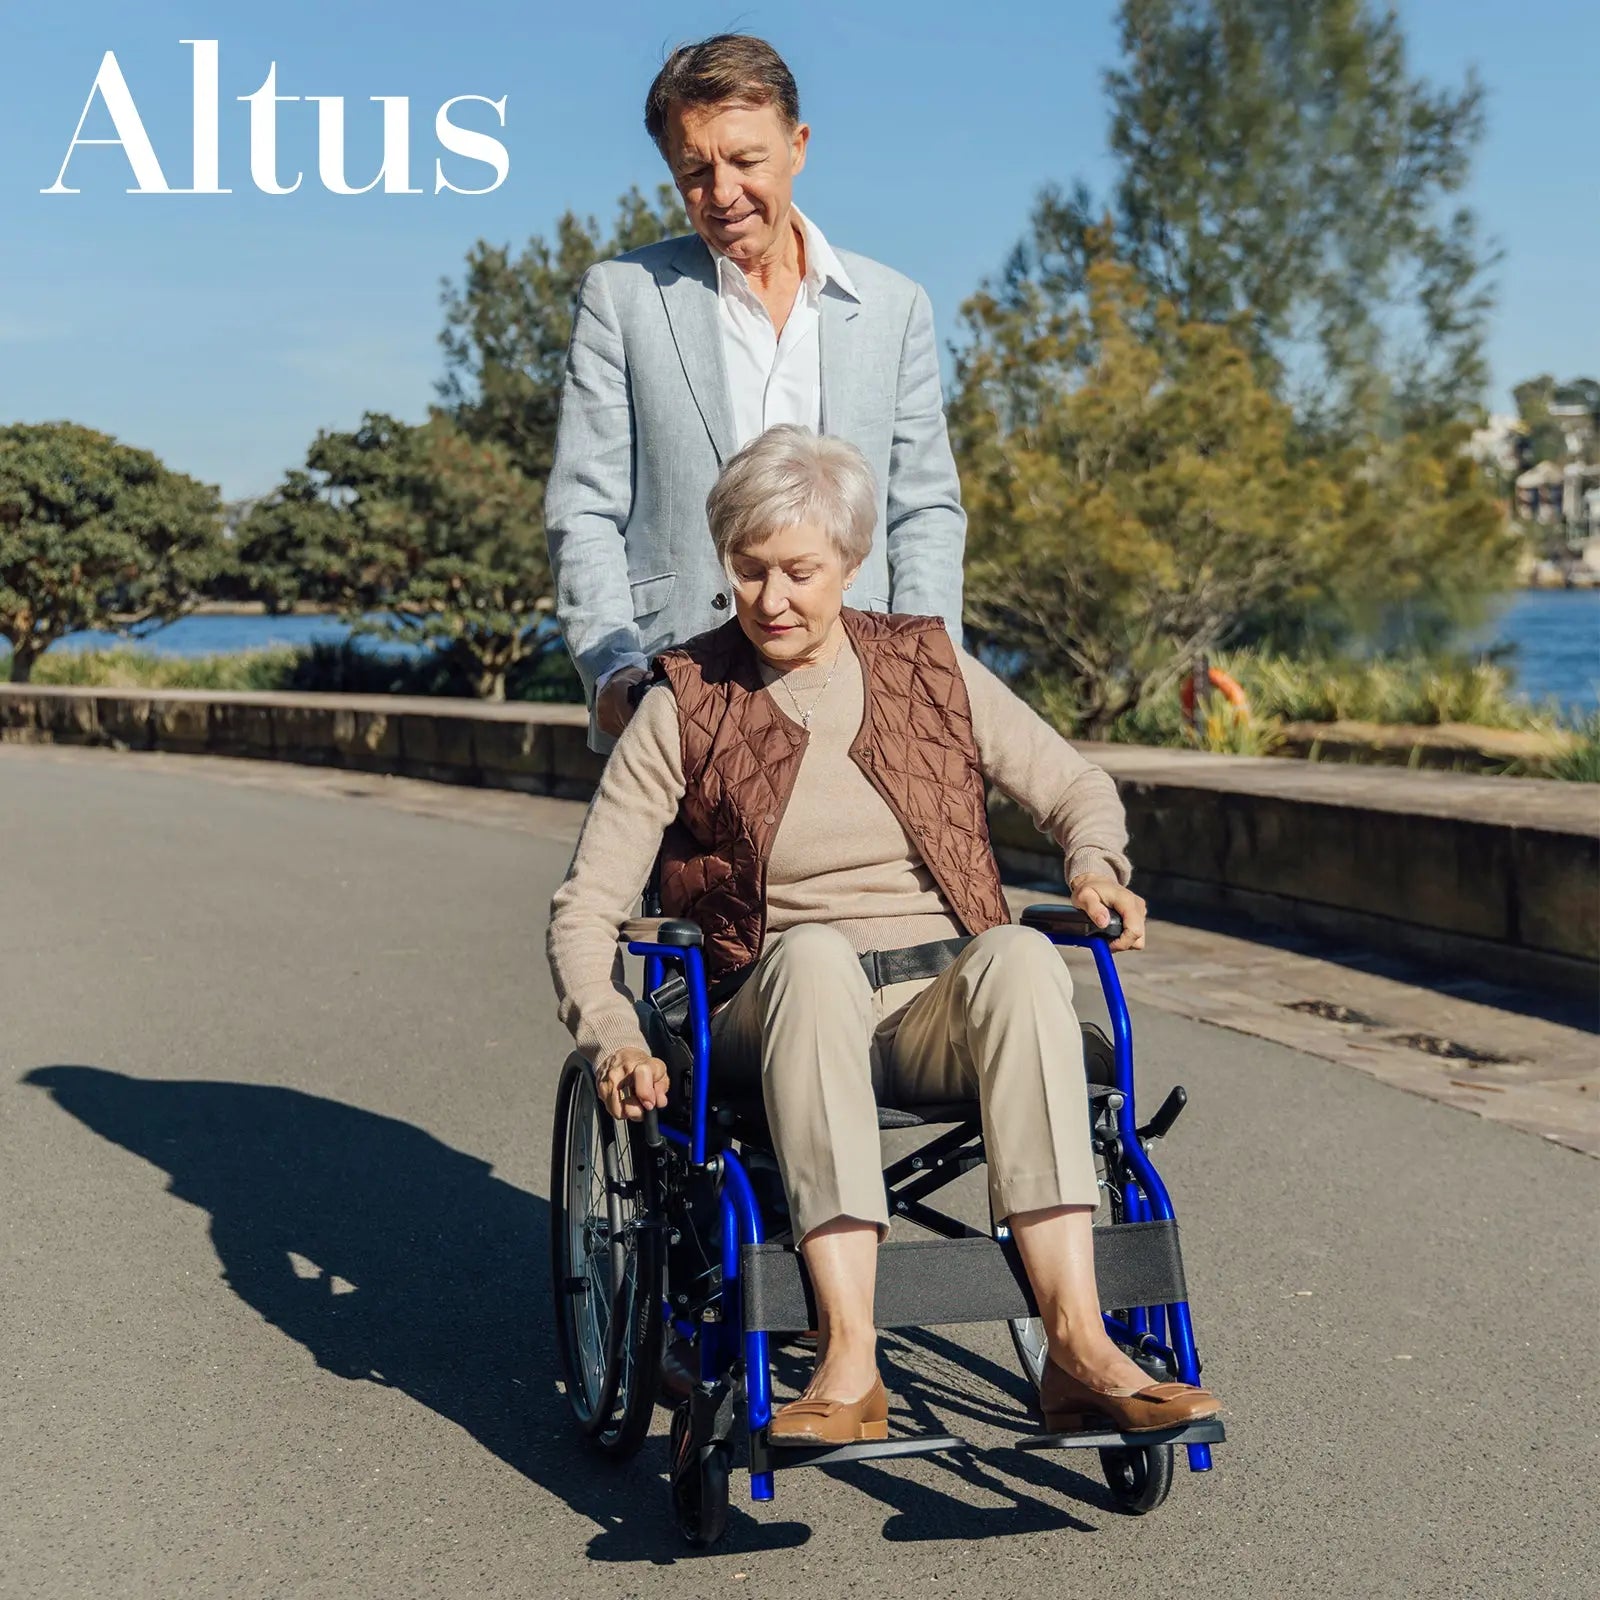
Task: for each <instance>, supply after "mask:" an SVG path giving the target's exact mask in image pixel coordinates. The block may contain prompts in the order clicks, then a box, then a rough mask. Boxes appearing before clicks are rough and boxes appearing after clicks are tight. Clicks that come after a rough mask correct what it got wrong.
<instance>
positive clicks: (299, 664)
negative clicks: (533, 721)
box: [33, 644, 583, 702]
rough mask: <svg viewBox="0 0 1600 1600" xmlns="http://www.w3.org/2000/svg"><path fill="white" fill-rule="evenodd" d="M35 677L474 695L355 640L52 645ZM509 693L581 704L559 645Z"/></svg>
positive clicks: (96, 685)
mask: <svg viewBox="0 0 1600 1600" xmlns="http://www.w3.org/2000/svg"><path fill="white" fill-rule="evenodd" d="M33 681H34V682H35V683H38V684H44V685H63V686H70V687H76V688H88V689H214V690H217V691H218V692H221V693H230V692H233V691H237V690H241V689H286V690H301V691H320V692H325V693H334V694H415V695H463V696H464V695H467V694H468V693H469V691H468V689H467V688H466V686H465V684H464V682H463V681H462V679H461V678H460V676H459V675H458V673H457V672H456V670H455V669H454V668H453V666H452V665H451V664H450V663H449V662H447V661H445V660H443V659H441V658H439V657H437V656H428V655H423V656H399V655H380V654H378V653H376V652H374V651H372V650H362V649H357V648H353V647H352V646H351V645H349V644H336V645H330V644H313V645H307V646H303V647H296V646H293V645H283V646H278V647H275V648H273V649H268V650H242V651H238V652H233V653H229V654H225V655H212V656H164V655H155V654H153V653H151V652H150V651H147V650H140V649H138V648H137V647H136V646H132V645H116V646H113V647H112V648H110V649H106V650H81V651H59V652H57V651H47V652H46V653H45V654H44V655H42V656H41V657H40V658H39V660H38V661H37V662H36V663H35V665H34V669H33ZM507 698H509V699H512V700H539V701H565V702H578V701H581V700H582V699H583V691H582V689H581V687H580V686H579V683H578V679H577V674H576V673H575V672H574V671H573V670H572V666H571V663H570V662H569V661H568V659H567V656H566V652H565V651H562V650H552V651H549V652H548V653H547V654H546V655H544V656H543V657H542V658H540V659H539V660H538V661H537V662H524V663H522V664H521V666H519V667H518V668H517V670H516V671H515V672H513V673H512V676H511V680H510V683H509V684H508V686H507Z"/></svg>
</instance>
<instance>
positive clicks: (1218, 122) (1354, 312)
mask: <svg viewBox="0 0 1600 1600" xmlns="http://www.w3.org/2000/svg"><path fill="white" fill-rule="evenodd" d="M1120 21H1121V43H1122V52H1123V61H1122V64H1121V66H1119V67H1118V68H1116V69H1114V70H1113V71H1111V72H1109V73H1108V74H1107V76H1106V85H1107V89H1108V92H1109V94H1110V98H1111V108H1112V110H1111V127H1110V145H1111V150H1112V153H1113V156H1114V157H1115V159H1116V162H1117V166H1118V169H1119V176H1118V180H1117V183H1116V187H1115V191H1114V197H1113V204H1112V207H1111V209H1112V214H1113V221H1114V237H1115V245H1116V251H1117V254H1118V255H1119V256H1121V257H1122V258H1124V259H1125V260H1127V261H1128V262H1129V263H1130V264H1131V265H1132V267H1133V268H1134V270H1135V272H1136V273H1137V274H1138V276H1139V278H1140V280H1141V282H1142V283H1143V284H1144V286H1145V288H1146V289H1147V290H1148V291H1149V292H1150V295H1151V297H1152V298H1151V301H1150V304H1151V305H1152V306H1153V305H1155V304H1159V303H1163V302H1165V303H1170V304H1171V305H1172V306H1174V307H1175V308H1176V309H1177V312H1178V314H1179V316H1180V318H1181V319H1183V320H1184V321H1186V322H1209V323H1215V324H1218V325H1228V326H1231V327H1233V328H1234V329H1235V332H1236V335H1237V336H1238V337H1240V338H1242V339H1243V340H1244V342H1245V343H1246V345H1247V347H1248V348H1249V349H1250V350H1251V352H1252V353H1253V355H1254V356H1255V358H1256V360H1257V362H1258V363H1259V370H1260V372H1261V374H1262V377H1263V379H1264V380H1265V381H1266V382H1267V383H1268V384H1269V385H1270V386H1271V387H1272V388H1273V389H1274V391H1275V392H1276V393H1278V394H1279V395H1280V396H1281V397H1283V398H1286V399H1288V400H1289V401H1290V402H1291V403H1292V404H1293V405H1294V407H1295V410H1296V413H1297V419H1298V421H1299V423H1300V424H1301V426H1302V428H1303V429H1304V430H1305V431H1306V432H1308V433H1309V434H1310V436H1311V442H1312V443H1313V444H1316V445H1322V444H1325V443H1327V442H1328V441H1329V440H1333V441H1336V442H1345V441H1348V440H1349V439H1351V438H1355V437H1358V436H1360V435H1362V434H1364V433H1372V432H1378V431H1396V430H1398V429H1400V428H1407V427H1410V428H1416V427H1431V426H1435V425H1438V424H1440V423H1444V422H1449V421H1453V420H1456V419H1458V418H1461V417H1463V416H1465V415H1467V414H1468V413H1469V412H1471V411H1472V409H1473V408H1474V407H1475V406H1476V404H1477V402H1478V399H1479V396H1480V394H1481V391H1482V388H1483V384H1484V378H1485V363H1484V358H1483V338H1484V324H1485V319H1486V317H1487V314H1488V310H1489V307H1490V294H1489V291H1488V289H1487V287H1486V286H1485V283H1484V277H1483V274H1484V268H1485V266H1486V264H1487V256H1486V252H1485V250H1484V247H1483V246H1482V244H1481V243H1480V241H1479V239H1478V234H1477V225H1476V220H1475V218H1474V215H1473V213H1472V211H1471V210H1470V209H1469V208H1468V207H1466V206H1464V205H1461V204H1459V203H1457V202H1456V200H1455V197H1456V196H1457V195H1458V194H1459V192H1460V191H1461V189H1462V187H1463V186H1464V184H1465V182H1466V180H1467V177H1468V175H1469V171H1470V166H1471V160H1472V156H1473V153H1474V151H1475V149H1476V147H1477V145H1478V143H1479V141H1480V140H1481V138H1482V135H1483V129H1484V113H1483V91H1482V88H1481V86H1480V85H1479V83H1478V82H1477V80H1476V79H1475V78H1474V77H1471V76H1469V77H1468V78H1467V80H1466V82H1465V83H1464V84H1463V85H1462V86H1461V87H1460V88H1459V89H1450V88H1436V87H1434V86H1433V85H1431V84H1429V83H1428V82H1426V81H1425V80H1423V79H1421V78H1418V77H1414V76H1413V75H1412V74H1411V73H1410V72H1409V70H1408V66H1407V62H1406V49H1405V38H1404V34H1403V31H1402V29H1401V26H1400V22H1399V19H1398V17H1397V16H1396V14H1395V12H1394V11H1393V10H1392V9H1389V8H1387V7H1381V8H1380V7H1376V6H1373V5H1371V4H1368V3H1366V0H1123V4H1122V7H1121V12H1120ZM1101 219H1102V207H1101V206H1100V205H1098V204H1097V203H1096V202H1095V200H1094V199H1093V197H1092V196H1091V195H1090V194H1089V193H1088V191H1087V189H1086V188H1084V186H1082V185H1081V184H1080V185H1078V186H1077V187H1076V188H1075V189H1074V190H1073V191H1071V192H1070V193H1063V192H1062V191H1061V190H1059V189H1052V190H1048V191H1046V193H1045V195H1044V197H1043V200H1042V203H1041V205H1040V207H1039V209H1038V212H1037V214H1036V216H1035V218H1034V226H1033V237H1032V238H1031V240H1030V241H1029V242H1028V245H1027V247H1026V248H1025V249H1024V250H1022V251H1021V252H1020V253H1019V256H1018V259H1017V261H1016V263H1014V270H1016V271H1018V272H1020V273H1031V274H1043V275H1044V276H1046V277H1055V278H1058V279H1061V280H1063V281H1064V282H1065V284H1066V285H1067V286H1068V287H1071V288H1075V289H1078V290H1081V289H1082V288H1083V286H1084V277H1085V273H1086V271H1087V268H1088V265H1089V262H1090V259H1091V251H1090V248H1089V235H1090V232H1091V230H1092V229H1093V228H1094V227H1096V226H1097V225H1098V224H1099V223H1100V221H1101Z"/></svg>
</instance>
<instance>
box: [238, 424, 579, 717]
mask: <svg viewBox="0 0 1600 1600" xmlns="http://www.w3.org/2000/svg"><path fill="white" fill-rule="evenodd" d="M542 499H543V493H542V490H541V488H540V486H539V485H538V484H535V483H533V482H531V481H530V480H529V479H528V478H527V477H526V476H525V475H524V474H523V473H522V472H520V471H519V470H518V469H517V468H516V467H515V466H514V465H512V463H511V459H510V454H509V452H508V451H507V450H506V448H505V447H504V446H503V445H500V444H495V443H492V442H485V441H479V440H474V439H471V438H469V437H468V436H467V435H466V434H465V433H463V432H462V430H461V429H460V428H459V427H458V426H457V425H456V423H455V422H454V421H453V420H452V419H451V418H450V417H448V416H446V415H444V414H443V413H439V412H436V413H435V414H434V415H433V416H432V417H431V418H430V419H429V421H427V422H426V423H424V424H422V425H421V426H420V427H411V426H408V425H407V424H405V423H403V422H398V421H396V420H395V419H394V418H393V417H389V416H385V415H383V414H381V413H379V412H369V413H368V414H367V415H366V416H365V417H364V418H363V420H362V424H361V426H360V427H359V428H358V429H356V430H355V431H354V432H353V433H330V432H323V433H320V434H318V436H317V439H316V442H315V443H314V444H313V445H312V447H311V449H310V451H309V453H308V454H307V457H306V466H305V469H304V470H303V471H296V472H292V473H291V474H290V475H289V477H288V479H287V480H286V481H285V483H284V485H283V487H282V489H281V490H280V491H279V492H278V494H276V495H274V496H273V497H272V498H271V500H270V501H267V502H264V503H263V504H262V505H260V506H258V507H257V508H256V509H255V511H253V512H252V513H251V515H250V516H249V517H248V518H247V519H246V521H245V523H244V525H243V526H242V527H241V529H240V535H239V549H240V555H241V558H242V559H243V560H244V561H245V563H246V567H245V570H246V572H247V573H252V574H254V575H255V580H254V581H255V582H256V583H257V584H258V589H257V592H258V594H259V596H260V597H261V598H263V599H267V600H268V601H269V602H270V603H274V604H280V605H281V604H283V603H284V602H285V601H286V599H287V598H288V597H290V596H291V595H292V596H293V597H295V598H300V599H306V598H311V599H317V600H321V601H323V602H325V603H330V604H334V605H337V606H338V607H339V608H340V609H341V610H342V611H343V612H344V613H345V614H346V616H347V617H349V619H350V620H351V621H352V622H353V623H354V624H355V626H356V627H357V629H358V630H360V631H365V632H370V633H378V634H382V635H384V636H386V637H389V638H393V639H398V640H402V641H404V642H406V643H412V644H425V645H429V646H432V647H434V648H436V649H439V650H441V651H442V652H443V654H444V656H445V657H446V659H453V661H454V662H455V664H456V665H457V666H459V668H460V669H461V671H462V672H463V673H464V674H465V676H466V678H467V680H468V682H469V683H470V684H471V686H472V690H473V692H474V693H475V694H477V695H478V696H480V697H481V698H483V699H486V700H503V699H504V698H505V689H506V675H507V674H508V673H509V672H510V671H511V670H512V669H513V668H514V667H516V666H517V665H518V664H519V663H521V662H523V661H526V660H528V659H530V658H532V657H537V656H540V655H542V654H544V652H545V651H546V650H548V649H550V648H552V647H553V645H554V644H556V643H558V641H556V640H554V638H553V635H552V632H551V630H550V629H549V628H548V627H547V626H546V623H547V619H548V615H549V612H550V609H551V603H552V591H551V583H550V568H549V560H548V556H547V554H546V550H545V542H544V525H543V519H542V516H541V504H542Z"/></svg>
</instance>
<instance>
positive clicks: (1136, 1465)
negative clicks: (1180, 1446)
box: [1100, 1444, 1172, 1517]
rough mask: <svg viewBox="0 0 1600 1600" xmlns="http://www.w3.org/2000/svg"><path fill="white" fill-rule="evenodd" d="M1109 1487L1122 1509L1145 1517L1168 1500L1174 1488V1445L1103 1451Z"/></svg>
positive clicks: (1103, 1462)
mask: <svg viewBox="0 0 1600 1600" xmlns="http://www.w3.org/2000/svg"><path fill="white" fill-rule="evenodd" d="M1100 1465H1101V1467H1102V1468H1103V1469H1104V1470H1105V1475H1106V1485H1107V1487H1108V1488H1109V1489H1110V1490H1111V1497H1112V1498H1113V1499H1114V1500H1115V1501H1116V1502H1117V1506H1118V1508H1119V1509H1120V1510H1123V1511H1126V1512H1127V1513H1128V1514H1129V1515H1130V1516H1135V1517H1142V1516H1144V1515H1145V1514H1146V1513H1147V1512H1150V1511H1154V1510H1155V1508H1156V1507H1157V1506H1158V1505H1160V1504H1161V1502H1162V1501H1163V1500H1165V1499H1166V1498H1167V1494H1168V1492H1169V1491H1170V1490H1171V1488H1172V1446H1171V1445H1170V1444H1149V1445H1142V1446H1135V1447H1133V1448H1131V1449H1121V1448H1118V1449H1112V1450H1102V1451H1101V1452H1100Z"/></svg>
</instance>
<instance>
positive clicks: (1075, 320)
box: [950, 238, 1513, 736]
mask: <svg viewBox="0 0 1600 1600" xmlns="http://www.w3.org/2000/svg"><path fill="white" fill-rule="evenodd" d="M1092 242H1093V243H1094V245H1095V248H1096V251H1097V253H1096V255H1095V256H1094V257H1093V258H1092V259H1091V261H1090V264H1089V265H1088V267H1087V269H1086V272H1085V284H1086V289H1087V293H1086V296H1085V297H1083V298H1081V299H1080V298H1079V297H1077V296H1075V295H1073V294H1071V293H1069V292H1066V291H1065V289H1064V286H1063V285H1062V284H1061V283H1060V282H1059V281H1055V282H1043V281H1040V280H1036V279H1030V278H1017V277H1013V278H1012V279H1011V281H1010V282H1009V284H1008V285H1007V287H1006V290H1005V293H1004V294H1003V295H995V294H992V293H989V292H980V293H979V294H978V295H977V296H975V297H974V298H973V299H972V300H970V301H969V302H968V303H967V305H966V307H965V308H964V312H963V315H964V319H965V325H966V329H967V332H968V334H969V335H970V338H969V341H968V343H967V345H966V347H965V349H964V350H963V351H962V353H961V354H960V356H959V358H958V364H957V384H956V388H955V393H954V396H953V399H952V403H951V408H950V426H951V436H952V441H953V443H954V445H955V448H956V453H957V459H958V462H959V464H960V468H961V481H962V489H963V497H964V500H965V503H966V506H967V512H968V516H969V519H970V526H969V535H968V567H967V623H968V627H969V631H970V632H971V633H972V635H973V637H974V639H975V641H976V642H977V644H978V645H979V646H980V647H981V648H983V649H984V650H985V651H986V652H987V653H988V654H989V655H990V657H991V659H993V660H994V661H995V662H996V663H997V664H998V665H1000V666H1001V667H1003V668H1004V669H1005V670H1006V671H1007V672H1008V674H1009V675H1011V676H1014V677H1016V678H1018V679H1019V680H1020V681H1021V684H1022V687H1023V688H1024V690H1025V691H1026V692H1029V693H1030V694H1031V695H1032V697H1033V698H1035V699H1037V700H1040V701H1041V702H1042V703H1045V704H1046V705H1047V707H1048V709H1049V710H1050V711H1051V712H1052V713H1053V714H1054V715H1056V716H1058V717H1059V718H1060V719H1061V720H1062V721H1064V722H1067V723H1069V724H1071V725H1073V726H1074V727H1076V728H1078V729H1079V730H1081V731H1082V732H1083V733H1085V734H1086V735H1089V736H1096V735H1101V734H1104V733H1105V732H1106V731H1107V730H1108V729H1109V727H1110V726H1111V724H1112V723H1114V722H1115V721H1116V720H1117V719H1118V718H1119V717H1120V716H1122V715H1123V714H1125V713H1127V712H1131V711H1136V710H1139V709H1141V708H1142V707H1144V706H1145V705H1147V704H1148V703H1149V702H1150V701H1151V700H1152V699H1154V698H1155V697H1157V696H1159V695H1161V694H1164V693H1167V692H1170V691H1171V689H1172V687H1173V685H1174V684H1175V682H1176V680H1177V679H1178V677H1179V676H1180V675H1181V674H1182V673H1183V672H1184V671H1186V670H1187V669H1188V667H1189V666H1190V664H1191V662H1192V661H1193V660H1194V658H1195V657H1196V656H1197V655H1199V654H1201V653H1204V652H1206V651H1210V650H1213V649H1215V648H1217V647H1219V646H1221V645H1224V644H1227V643H1229V642H1231V641H1233V640H1235V639H1237V638H1239V637H1241V636H1242V635H1244V634H1245V633H1247V632H1249V631H1251V630H1252V629H1253V630H1254V631H1255V632H1256V633H1257V634H1258V636H1259V635H1260V634H1262V633H1267V632H1270V631H1271V629H1268V628H1263V626H1262V619H1270V620H1271V622H1272V625H1273V627H1275V628H1278V629H1282V628H1284V627H1285V623H1286V619H1295V618H1300V619H1305V618H1321V619H1326V618H1329V617H1332V618H1336V619H1350V618H1354V617H1359V616H1361V615H1362V614H1363V613H1364V612H1366V613H1375V611H1376V610H1377V609H1381V607H1380V606H1379V605H1378V603H1379V602H1381V606H1387V607H1389V608H1390V610H1392V608H1393V606H1394V605H1395V604H1396V603H1404V604H1406V605H1407V606H1409V607H1410V608H1411V609H1412V611H1413V612H1415V613H1416V614H1417V615H1419V616H1420V615H1422V614H1425V613H1426V612H1427V610H1428V607H1429V606H1430V605H1433V606H1448V605H1455V604H1459V603H1460V602H1461V601H1462V597H1467V598H1469V599H1470V597H1472V596H1476V595H1478V594H1480V593H1482V592H1484V591H1486V590H1492V589H1494V588H1496V587H1498V586H1499V584H1500V583H1501V582H1502V581H1503V580H1504V578H1505V577H1506V575H1507V574H1508V572H1509V566H1510V562H1511V559H1512V556H1511V552H1512V548H1513V541H1511V539H1510V538H1509V536H1508V535H1507V533H1506V532H1505V530H1504V529H1503V527H1502V525H1501V519H1500V517H1499V515H1498V513H1497V511H1496V509H1495V506H1494V502H1493V500H1492V499H1491V498H1490V497H1489V495H1488V494H1487V493H1486V491H1485V490H1484V489H1483V486H1482V483H1481V479H1480V477H1479V475H1478V473H1477V471H1476V468H1475V465H1474V463H1473V462H1472V461H1471V459H1470V458H1469V457H1468V456H1467V455H1466V454H1465V452H1464V451H1463V449H1462V448H1461V446H1462V444H1463V442H1464V441H1463V439H1462V437H1461V434H1460V433H1459V432H1458V431H1451V430H1437V431H1435V432H1433V433H1428V434H1422V433H1417V434H1408V435H1404V436H1402V437H1401V438H1400V439H1399V440H1398V441H1396V442H1394V443H1392V444H1388V445H1383V444H1379V443H1376V442H1373V441H1368V442H1366V443H1365V444H1364V445H1363V446H1361V447H1354V446H1353V447H1350V448H1349V449H1346V450H1342V451H1339V452H1337V453H1335V454H1333V455H1331V456H1329V457H1327V458H1322V457H1316V456H1312V455H1309V454H1307V453H1306V452H1305V451H1304V450H1303V449H1302V448H1300V447H1299V445H1298V443H1297V441H1296V437H1295V422H1294V418H1293V416H1292V414H1291V412H1290V409H1289V407H1288V406H1287V405H1286V404H1285V403H1284V402H1283V401H1281V400H1280V399H1278V398H1277V397H1275V396H1274V395H1273V394H1272V393H1271V392H1270V391H1269V390H1268V389H1267V388H1266V387H1265V386H1264V385H1263V384H1262V383H1261V382H1260V380H1259V377H1258V374H1257V372H1256V369H1255V365H1254V362H1253V360H1252V354H1251V351H1250V348H1249V344H1248V339H1240V338H1238V337H1236V336H1235V335H1234V333H1233V331H1232V330H1231V329H1230V328H1227V327H1222V326H1218V325H1216V324H1213V323H1208V322H1204V321H1184V320H1182V319H1181V318H1180V317H1179V315H1178V312H1177V311H1176V309H1175V308H1174V307H1172V306H1171V305H1170V304H1166V303H1161V302H1153V301H1152V300H1151V298H1150V296H1149V294H1148V292H1147V291H1146V290H1145V288H1144V287H1143V285H1142V284H1141V282H1140V275H1139V273H1138V272H1137V271H1136V269H1134V268H1133V267H1131V266H1130V265H1129V264H1127V263H1125V262H1121V261H1118V260H1116V259H1114V258H1113V257H1112V256H1111V255H1109V254H1108V253H1107V245H1106V242H1105V240H1104V239H1103V238H1102V239H1100V240H1094V241H1092ZM1371 620H1372V621H1374V622H1376V621H1377V620H1378V619H1377V617H1376V615H1375V614H1374V615H1373V616H1372V618H1371Z"/></svg>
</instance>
